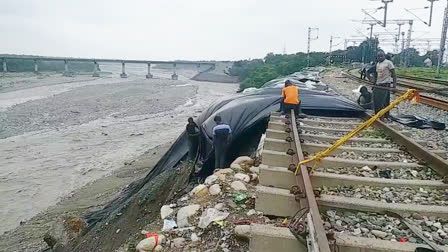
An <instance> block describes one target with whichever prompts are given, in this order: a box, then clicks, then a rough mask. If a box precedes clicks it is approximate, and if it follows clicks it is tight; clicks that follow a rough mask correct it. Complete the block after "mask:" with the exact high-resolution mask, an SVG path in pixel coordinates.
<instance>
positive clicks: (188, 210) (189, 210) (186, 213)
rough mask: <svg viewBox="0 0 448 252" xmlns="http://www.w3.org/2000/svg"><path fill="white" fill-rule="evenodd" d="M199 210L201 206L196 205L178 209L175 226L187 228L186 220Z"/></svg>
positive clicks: (188, 224)
mask: <svg viewBox="0 0 448 252" xmlns="http://www.w3.org/2000/svg"><path fill="white" fill-rule="evenodd" d="M200 208H201V205H197V204H196V205H189V206H185V207H182V208H181V209H179V212H177V226H178V227H180V228H183V227H189V226H190V223H188V218H189V217H191V216H193V215H195V214H196V213H197V212H198V210H199V209H200Z"/></svg>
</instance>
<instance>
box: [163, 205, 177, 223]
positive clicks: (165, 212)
mask: <svg viewBox="0 0 448 252" xmlns="http://www.w3.org/2000/svg"><path fill="white" fill-rule="evenodd" d="M173 212H174V210H173V209H172V208H171V207H170V206H168V205H164V206H162V208H161V209H160V217H162V220H163V219H165V218H166V217H168V216H170V215H171V214H172V213H173Z"/></svg>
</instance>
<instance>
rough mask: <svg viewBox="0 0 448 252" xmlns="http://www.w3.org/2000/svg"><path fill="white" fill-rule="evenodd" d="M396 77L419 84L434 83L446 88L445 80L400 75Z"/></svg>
mask: <svg viewBox="0 0 448 252" xmlns="http://www.w3.org/2000/svg"><path fill="white" fill-rule="evenodd" d="M397 77H398V78H400V79H405V80H413V81H421V82H425V83H435V84H440V85H446V86H448V81H447V80H440V79H431V78H423V77H416V76H409V75H402V74H398V75H397Z"/></svg>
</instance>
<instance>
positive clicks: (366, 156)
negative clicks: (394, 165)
mask: <svg viewBox="0 0 448 252" xmlns="http://www.w3.org/2000/svg"><path fill="white" fill-rule="evenodd" d="M335 156H336V157H338V158H344V159H357V160H370V161H382V162H405V163H417V162H418V159H416V158H414V157H412V156H411V155H410V154H407V153H405V152H400V153H386V154H384V153H374V152H362V153H361V154H356V153H354V152H352V151H350V152H347V151H344V152H342V153H340V154H337V155H335Z"/></svg>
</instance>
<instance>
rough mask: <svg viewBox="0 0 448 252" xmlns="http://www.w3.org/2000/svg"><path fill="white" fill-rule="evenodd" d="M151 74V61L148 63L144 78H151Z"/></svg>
mask: <svg viewBox="0 0 448 252" xmlns="http://www.w3.org/2000/svg"><path fill="white" fill-rule="evenodd" d="M152 77H153V76H152V74H151V63H148V74H147V75H146V79H152Z"/></svg>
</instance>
